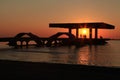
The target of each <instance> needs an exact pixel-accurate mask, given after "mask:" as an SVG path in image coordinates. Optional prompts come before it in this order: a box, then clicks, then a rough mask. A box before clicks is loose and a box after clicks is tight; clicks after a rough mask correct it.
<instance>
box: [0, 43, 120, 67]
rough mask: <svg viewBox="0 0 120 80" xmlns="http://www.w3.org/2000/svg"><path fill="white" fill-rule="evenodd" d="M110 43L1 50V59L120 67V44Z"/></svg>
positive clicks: (4, 48)
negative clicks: (79, 46)
mask: <svg viewBox="0 0 120 80" xmlns="http://www.w3.org/2000/svg"><path fill="white" fill-rule="evenodd" d="M114 43H115V42H109V44H107V45H99V46H97V45H96V46H94V45H91V46H84V47H81V48H76V47H75V46H71V47H67V46H64V47H41V48H28V49H26V48H25V49H11V48H8V47H5V46H3V45H2V46H3V47H1V46H0V47H1V48H0V59H8V60H19V61H32V62H50V63H65V64H83V65H96V66H120V54H119V52H120V51H119V46H120V44H116V45H115V44H114Z"/></svg>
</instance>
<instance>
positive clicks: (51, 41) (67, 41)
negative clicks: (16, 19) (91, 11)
mask: <svg viewBox="0 0 120 80" xmlns="http://www.w3.org/2000/svg"><path fill="white" fill-rule="evenodd" d="M49 27H52V28H67V29H68V32H58V33H56V34H54V35H52V36H50V37H48V38H43V37H39V36H37V35H35V34H32V33H19V34H17V35H16V36H15V37H8V38H0V42H9V43H8V45H9V46H14V47H15V48H18V47H21V48H22V47H23V46H26V48H28V46H30V44H29V42H30V41H34V42H35V43H36V44H34V45H35V46H37V47H41V46H48V47H50V46H62V45H68V46H70V45H76V46H83V45H86V44H104V43H106V40H109V39H103V38H98V29H114V28H115V27H114V26H113V25H110V24H106V23H102V22H99V23H50V24H49ZM81 28H89V38H86V36H84V38H78V34H79V29H81ZM93 28H94V29H95V38H94V39H93V38H92V29H93ZM72 29H76V35H73V34H72ZM24 35H27V36H29V37H23V36H24ZM61 35H67V36H68V38H59V36H61ZM18 41H19V42H20V44H19V45H18V44H17V42H18ZM23 42H25V43H26V44H23Z"/></svg>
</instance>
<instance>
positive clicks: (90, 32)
mask: <svg viewBox="0 0 120 80" xmlns="http://www.w3.org/2000/svg"><path fill="white" fill-rule="evenodd" d="M89 39H92V28H90V29H89Z"/></svg>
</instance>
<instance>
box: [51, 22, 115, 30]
mask: <svg viewBox="0 0 120 80" xmlns="http://www.w3.org/2000/svg"><path fill="white" fill-rule="evenodd" d="M49 27H52V28H71V29H75V28H99V29H114V28H115V26H113V25H111V24H107V23H104V22H93V23H50V24H49Z"/></svg>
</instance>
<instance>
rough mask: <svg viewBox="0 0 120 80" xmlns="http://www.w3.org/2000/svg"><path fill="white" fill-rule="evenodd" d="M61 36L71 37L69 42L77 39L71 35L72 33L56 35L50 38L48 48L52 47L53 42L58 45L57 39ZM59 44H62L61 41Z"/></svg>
mask: <svg viewBox="0 0 120 80" xmlns="http://www.w3.org/2000/svg"><path fill="white" fill-rule="evenodd" d="M61 35H67V36H68V37H69V40H74V39H75V36H74V35H73V34H71V33H67V32H58V33H56V34H54V35H52V36H50V37H49V40H48V42H47V43H46V45H47V46H51V45H52V43H53V42H54V43H57V41H56V39H57V38H58V37H60V36H61ZM58 42H60V41H58Z"/></svg>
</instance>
